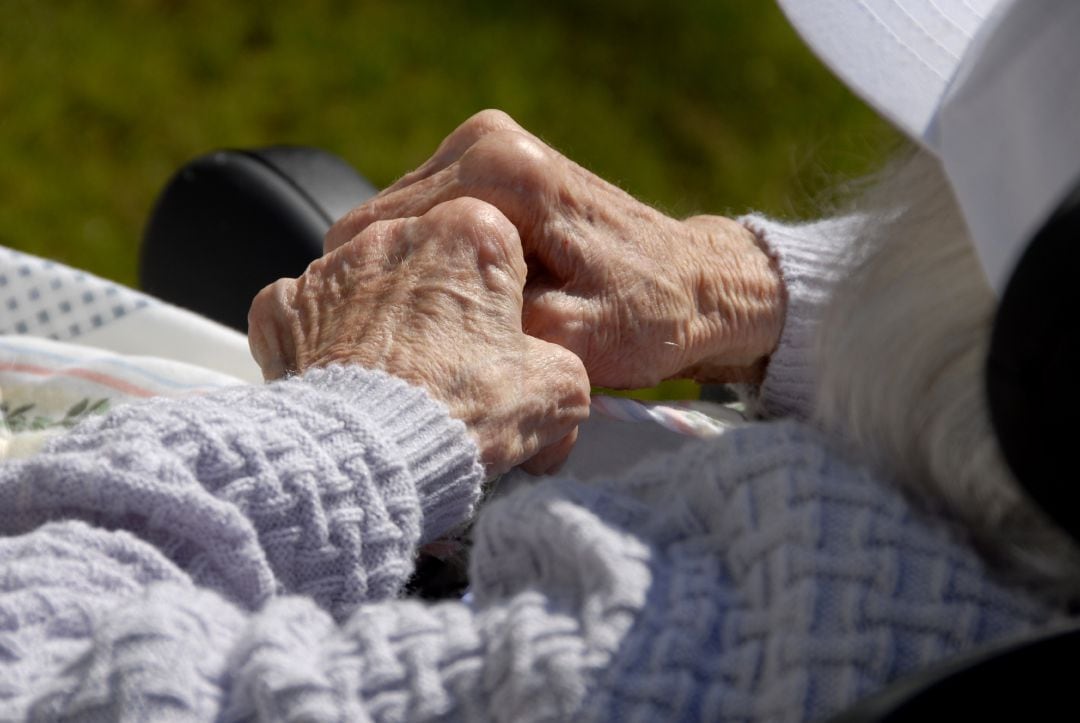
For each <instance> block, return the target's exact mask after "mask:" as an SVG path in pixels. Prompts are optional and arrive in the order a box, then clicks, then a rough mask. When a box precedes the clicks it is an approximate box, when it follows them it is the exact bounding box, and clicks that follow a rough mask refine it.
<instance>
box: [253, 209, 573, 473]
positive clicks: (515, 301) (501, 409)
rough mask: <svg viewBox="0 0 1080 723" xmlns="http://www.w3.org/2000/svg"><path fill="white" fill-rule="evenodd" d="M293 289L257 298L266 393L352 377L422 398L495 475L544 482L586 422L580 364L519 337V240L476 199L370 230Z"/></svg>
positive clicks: (288, 282) (289, 285) (256, 340)
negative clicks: (352, 373) (424, 393)
mask: <svg viewBox="0 0 1080 723" xmlns="http://www.w3.org/2000/svg"><path fill="white" fill-rule="evenodd" d="M335 247H336V248H335V250H334V251H333V252H331V253H329V254H327V255H326V256H324V257H323V258H321V259H319V260H317V261H315V262H314V263H312V264H311V266H309V267H308V269H307V271H305V272H304V275H303V276H301V277H300V278H299V279H281V280H280V281H277V282H275V283H274V284H271V285H270V286H268V287H266V288H265V289H263V290H262V291H261V292H260V293H259V295H258V296H257V297H256V298H255V301H254V302H253V304H252V306H251V312H250V314H249V328H250V331H249V339H250V344H251V349H252V353H253V354H254V356H255V359H256V361H257V362H258V363H259V366H260V367H261V368H262V370H263V374H264V376H265V377H266V378H267V379H274V378H277V377H280V376H283V375H285V374H287V373H292V372H300V371H303V370H304V369H307V368H308V367H317V366H325V365H329V364H335V363H342V364H360V365H363V366H365V367H368V368H371V369H383V370H385V371H387V372H390V373H391V374H394V375H396V376H398V377H400V378H402V379H405V380H407V381H410V382H412V383H414V384H417V385H420V386H423V387H425V388H427V390H428V391H429V392H430V393H431V395H432V396H433V397H435V398H436V399H439V400H441V401H442V402H444V403H445V404H446V405H447V406H448V407H449V409H450V412H451V414H452V415H453V416H455V417H457V418H458V419H461V420H462V421H464V422H465V424H466V425H467V426H468V428H469V431H470V432H471V433H472V435H473V437H474V438H475V439H476V441H477V444H478V445H479V448H480V454H481V458H482V460H483V462H484V464H485V466H486V468H487V470H488V472H489V473H490V474H497V473H499V472H502V471H505V470H507V469H509V468H510V467H512V466H514V465H517V464H520V463H523V462H525V463H526V464H525V465H523V466H524V467H525V468H526V469H528V470H530V471H533V472H545V471H549V470H551V469H553V468H555V467H557V466H558V465H559V464H560V463H561V462H562V461H563V460H564V459H565V457H566V455H567V454H569V452H570V448H571V447H572V446H573V443H574V439H575V438H576V435H577V425H578V423H579V422H581V421H582V420H584V419H585V418H586V417H587V416H588V406H589V384H588V378H587V376H586V374H585V370H584V368H583V367H582V364H581V361H580V360H579V359H578V358H577V357H576V356H574V355H573V354H571V353H570V352H568V351H567V350H566V349H563V348H562V347H559V346H556V345H554V344H550V343H548V342H545V341H541V340H539V339H535V338H533V337H530V336H527V335H525V334H524V333H523V332H522V329H521V313H522V311H521V305H522V287H523V285H524V283H525V271H526V269H525V262H524V259H523V258H522V253H521V243H520V240H519V238H518V234H517V231H516V230H515V229H514V226H513V225H512V224H511V223H510V222H509V221H507V219H506V218H505V217H504V216H503V215H502V214H501V213H499V211H498V210H496V209H495V208H494V207H492V206H490V205H488V204H486V203H483V202H482V201H478V200H475V199H458V200H454V201H449V202H446V203H441V204H437V205H433V207H432V208H431V209H430V210H427V211H426V212H424V213H423V215H420V216H419V217H418V218H402V219H397V220H392V221H382V222H379V223H373V224H365V225H364V227H363V229H362V230H361V231H360V232H359V233H358V234H356V235H355V237H350V238H349V239H341V238H340V237H339V243H336V244H335Z"/></svg>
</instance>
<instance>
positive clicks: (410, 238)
mask: <svg viewBox="0 0 1080 723" xmlns="http://www.w3.org/2000/svg"><path fill="white" fill-rule="evenodd" d="M326 252H327V254H326V256H324V257H323V258H322V259H320V260H318V261H316V262H315V263H313V264H312V265H311V266H310V267H309V268H308V270H307V271H306V272H305V273H304V275H303V276H301V277H300V278H299V279H296V280H292V279H283V280H280V281H278V282H276V283H275V284H273V285H271V286H269V287H267V288H266V289H264V290H263V291H262V292H261V293H260V294H259V296H258V297H257V298H256V299H255V302H254V303H253V305H252V310H251V314H250V318H249V328H250V330H251V331H250V342H251V348H252V352H253V354H254V356H255V359H256V361H258V362H259V364H260V366H261V367H262V369H263V373H264V375H265V376H266V377H267V378H268V379H272V378H276V377H278V376H281V375H283V374H285V373H287V372H297V371H302V370H303V369H306V368H308V367H311V366H322V365H326V364H331V363H335V362H337V363H358V364H362V365H365V366H368V367H371V368H380V369H385V370H386V371H389V372H391V373H393V374H395V375H397V376H399V377H401V378H403V379H406V380H408V381H411V382H414V383H416V384H420V385H422V386H424V387H426V388H427V389H428V391H429V392H430V393H431V394H432V395H433V396H434V397H436V398H437V399H440V400H441V401H443V402H444V403H446V404H447V406H448V407H449V409H450V412H451V414H453V415H455V416H456V417H458V418H459V419H461V420H463V421H464V422H465V423H466V425H467V426H468V427H469V429H470V431H471V432H472V434H473V436H474V438H475V439H476V441H477V443H478V445H479V447H480V452H481V455H482V458H483V461H484V463H485V464H486V465H487V467H488V469H489V471H490V472H492V473H496V472H499V471H502V470H505V469H508V468H509V467H511V466H514V465H517V464H522V463H524V464H525V466H526V468H527V469H530V470H531V471H536V472H543V471H548V470H551V469H554V468H555V467H557V466H558V465H559V464H560V463H561V462H562V461H563V459H565V457H566V455H567V454H569V452H570V449H571V447H572V445H573V443H574V440H575V438H576V427H577V425H578V424H579V423H580V422H581V421H583V420H584V419H585V417H586V416H587V414H588V402H589V383H590V381H591V382H592V383H594V384H600V385H605V386H614V387H640V386H649V385H652V384H654V383H656V382H658V381H660V380H662V379H667V378H672V377H691V378H696V379H699V380H703V381H756V380H758V379H759V378H760V376H761V374H762V370H763V368H764V364H765V360H766V359H767V356H768V354H769V353H770V352H771V350H772V349H773V347H774V346H775V344H776V340H777V339H778V337H779V332H780V326H781V324H782V321H783V288H782V284H781V282H780V278H779V276H778V274H777V272H776V270H775V268H774V265H773V263H772V260H771V259H770V258H769V256H768V255H767V253H766V252H765V251H764V249H763V248H762V247H761V245H760V244H759V243H758V240H757V239H755V237H754V236H753V235H752V234H751V233H750V232H749V231H747V230H746V229H745V228H743V227H742V226H741V225H740V224H738V223H736V222H734V221H731V220H729V219H726V218H722V217H718V216H699V217H695V218H691V219H687V220H684V221H679V220H676V219H673V218H671V217H669V216H666V215H664V214H662V213H660V212H658V211H656V210H655V209H653V208H651V207H649V206H647V205H645V204H643V203H641V202H639V201H637V200H635V199H634V198H632V197H631V196H629V195H628V194H626V193H624V192H623V191H621V190H620V189H618V188H617V187H615V186H613V185H611V184H609V183H606V182H605V181H603V180H601V179H600V178H598V177H597V176H595V175H594V174H592V173H590V172H588V171H586V170H585V169H583V168H581V167H580V166H578V165H577V164H575V163H573V162H572V161H570V160H569V159H567V158H565V157H563V156H562V155H560V154H559V153H557V152H556V151H554V150H553V149H551V148H550V147H548V146H547V145H545V144H544V143H542V142H541V141H539V140H538V139H537V138H535V137H534V136H532V135H531V134H529V133H528V132H526V131H525V130H524V129H522V128H521V127H520V126H519V125H517V124H516V123H515V122H514V121H513V120H512V119H511V118H510V117H509V116H507V115H506V114H504V113H501V112H498V111H484V112H482V113H479V114H477V115H475V116H473V117H472V118H470V119H469V120H468V121H466V122H465V123H464V124H462V125H461V126H460V127H459V128H458V129H457V130H455V131H454V132H453V133H451V134H450V135H449V136H448V137H447V138H446V140H444V141H443V143H442V144H441V145H440V147H439V148H438V150H437V151H436V152H435V154H434V155H433V156H432V157H431V158H430V159H429V160H428V161H427V162H426V163H424V164H423V165H422V166H420V167H419V168H418V169H416V170H415V171H413V172H411V173H409V174H407V175H405V176H404V177H403V178H401V179H400V180H399V181H398V182H397V183H395V184H394V185H392V186H390V187H389V188H387V189H386V190H384V191H383V192H382V193H380V194H379V195H378V196H376V197H375V198H373V199H371V200H369V201H367V202H366V203H364V204H362V205H360V206H358V207H357V208H356V209H354V210H353V211H351V212H350V213H349V214H348V215H346V216H345V217H344V218H343V219H341V220H340V221H339V222H338V223H337V224H335V225H334V226H333V228H331V229H330V231H329V233H328V234H327V237H326Z"/></svg>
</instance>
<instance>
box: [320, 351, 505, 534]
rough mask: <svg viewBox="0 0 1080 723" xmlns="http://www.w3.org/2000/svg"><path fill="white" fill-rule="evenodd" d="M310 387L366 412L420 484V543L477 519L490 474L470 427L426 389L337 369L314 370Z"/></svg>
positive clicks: (377, 374)
mask: <svg viewBox="0 0 1080 723" xmlns="http://www.w3.org/2000/svg"><path fill="white" fill-rule="evenodd" d="M303 379H304V381H305V382H307V383H308V384H310V385H311V386H313V387H315V388H317V389H323V390H326V391H329V392H332V393H334V394H335V395H336V396H337V397H338V398H339V399H342V400H343V402H344V403H345V404H347V405H357V406H358V407H362V408H363V409H364V412H365V415H366V416H367V417H368V418H369V419H370V420H372V422H373V423H374V425H375V426H376V428H377V429H378V430H380V431H381V432H382V433H383V434H385V435H386V436H385V438H386V439H387V440H388V441H389V442H390V443H392V444H394V445H395V446H396V448H397V459H399V460H401V461H402V463H403V464H404V465H405V466H406V468H407V469H408V470H409V473H410V475H411V477H412V479H413V480H414V482H415V484H416V491H417V494H418V496H419V499H420V510H421V513H422V515H423V523H422V530H421V534H420V543H421V544H424V543H426V542H430V541H432V540H435V539H438V538H439V537H441V536H442V535H444V534H445V533H447V532H449V531H450V530H452V529H453V528H455V527H457V526H459V525H461V524H463V523H464V522H466V521H467V520H468V519H469V518H471V517H472V515H473V513H474V511H475V508H476V504H477V502H478V501H479V499H480V492H481V485H482V484H483V481H484V469H483V466H482V465H481V464H480V462H479V452H478V450H477V448H476V443H475V442H474V441H473V439H472V437H470V436H469V433H468V430H467V429H466V428H465V425H464V424H463V423H462V422H460V421H459V420H457V419H453V418H452V417H451V416H450V413H449V411H448V410H447V408H446V406H445V405H443V404H442V403H440V402H438V401H436V400H435V399H433V398H432V397H431V396H430V395H429V394H428V393H427V391H426V390H424V389H421V388H419V387H414V386H412V385H410V384H408V383H406V382H404V381H402V380H400V379H398V378H396V377H393V376H391V375H389V374H386V373H385V372H382V371H372V370H368V369H363V368H360V367H343V366H334V367H328V368H325V369H310V370H308V371H307V372H305V373H304V376H303Z"/></svg>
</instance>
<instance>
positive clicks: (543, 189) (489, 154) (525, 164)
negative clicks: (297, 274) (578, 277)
mask: <svg viewBox="0 0 1080 723" xmlns="http://www.w3.org/2000/svg"><path fill="white" fill-rule="evenodd" d="M557 163H558V160H557V158H556V157H555V156H553V155H552V151H551V150H550V149H549V148H547V146H545V145H543V144H542V143H540V142H539V141H537V140H535V139H533V138H532V137H531V136H528V135H527V134H525V133H521V132H515V131H498V132H489V133H487V134H486V135H485V136H484V137H483V138H482V139H481V140H479V141H477V142H476V143H474V144H473V145H472V146H470V147H469V148H468V149H467V150H466V152H465V153H464V154H463V155H462V156H461V157H460V158H459V159H458V160H457V161H455V162H454V163H452V164H451V165H449V166H447V167H446V168H443V169H442V170H439V171H437V172H435V173H433V174H431V175H429V176H427V177H426V178H422V179H420V180H417V181H416V182H414V183H412V184H410V185H407V186H403V187H401V188H397V189H388V190H387V191H384V192H383V193H381V194H379V195H378V196H376V197H375V198H373V199H370V200H369V201H367V202H365V203H363V204H361V205H360V206H357V207H356V208H354V209H353V210H352V211H350V212H349V213H347V214H346V215H345V216H344V217H343V218H342V219H341V220H340V221H338V222H337V223H336V224H334V226H332V227H331V228H330V230H329V231H328V232H327V234H326V239H325V241H324V248H325V251H327V252H329V251H332V250H333V249H335V248H337V247H338V246H341V245H342V244H344V243H346V242H347V241H348V239H350V238H352V237H353V236H355V235H356V234H358V233H360V232H361V231H363V229H364V228H366V227H367V226H368V225H369V224H371V223H374V222H375V221H378V220H383V219H392V218H409V217H414V216H422V215H424V214H425V213H427V212H428V211H430V210H431V209H432V208H434V207H435V206H437V205H438V204H440V203H444V202H446V201H449V200H452V199H455V198H465V197H471V198H476V199H479V200H481V201H485V202H487V203H490V204H491V205H493V206H495V207H497V208H498V209H499V210H500V211H501V212H502V213H503V214H504V215H505V216H506V217H507V218H509V219H510V221H511V222H512V223H513V224H514V226H516V227H517V229H518V231H519V233H520V234H521V236H522V239H523V240H524V239H525V238H526V237H528V236H531V237H534V238H536V239H538V241H536V242H534V243H543V241H542V240H539V239H541V234H540V233H538V232H537V231H538V230H539V229H540V228H541V225H542V224H541V221H542V219H543V218H544V217H545V216H546V215H548V214H549V211H550V209H549V204H550V203H552V198H553V197H554V196H556V195H557V193H555V192H553V190H552V184H553V183H557V177H556V175H555V174H556V171H555V166H556V164H557ZM542 253H544V254H546V255H551V253H550V252H548V251H546V250H545V251H543V252H542Z"/></svg>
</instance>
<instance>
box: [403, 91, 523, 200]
mask: <svg viewBox="0 0 1080 723" xmlns="http://www.w3.org/2000/svg"><path fill="white" fill-rule="evenodd" d="M495 131H519V132H521V133H525V132H526V131H525V129H524V128H522V127H521V126H520V125H518V124H517V122H516V121H514V119H513V118H511V117H510V116H509V115H507V114H506V113H504V112H502V111H501V110H492V109H489V110H482V111H480V112H479V113H476V114H475V115H473V116H471V117H470V118H469V119H467V120H466V121H465V122H464V123H462V124H461V125H459V126H458V127H457V128H455V129H454V131H453V132H452V133H450V135H448V136H447V137H446V138H445V139H444V140H443V142H442V143H440V144H439V147H438V148H437V149H436V151H435V153H434V155H432V156H431V158H429V159H428V160H427V161H425V162H424V163H423V164H422V165H421V166H420V167H419V168H417V169H416V170H414V171H410V172H409V173H406V174H405V175H404V176H402V177H401V178H399V179H398V180H397V181H395V182H394V183H393V184H392V185H391V186H388V187H387V188H386V191H387V192H394V191H397V190H400V189H402V188H405V187H406V186H411V185H412V184H414V183H416V182H417V181H421V180H423V179H425V178H428V177H430V176H432V175H434V174H435V173H438V172H439V171H441V170H443V169H444V168H446V167H448V166H450V165H451V164H452V163H455V162H456V161H457V160H458V159H459V158H461V156H462V155H463V154H464V153H465V151H467V150H469V148H471V147H472V145H473V144H474V143H476V142H477V141H478V140H480V139H481V138H483V137H484V136H486V135H487V134H489V133H493V132H495Z"/></svg>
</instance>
